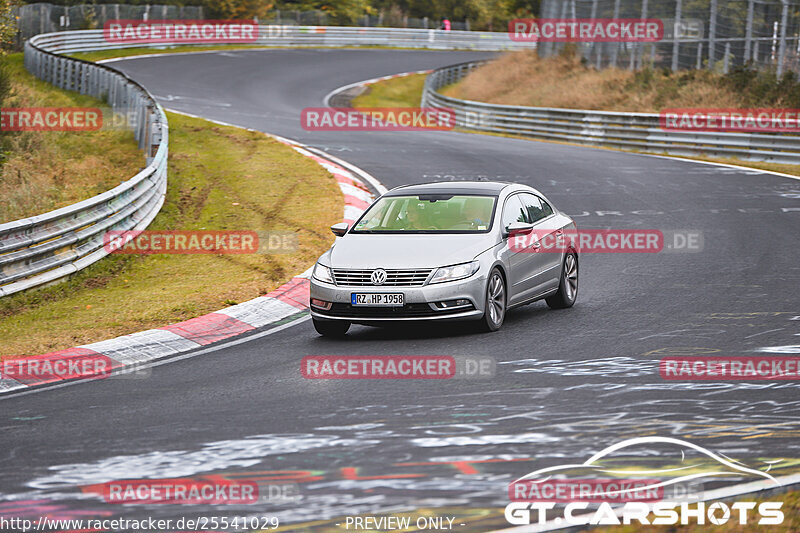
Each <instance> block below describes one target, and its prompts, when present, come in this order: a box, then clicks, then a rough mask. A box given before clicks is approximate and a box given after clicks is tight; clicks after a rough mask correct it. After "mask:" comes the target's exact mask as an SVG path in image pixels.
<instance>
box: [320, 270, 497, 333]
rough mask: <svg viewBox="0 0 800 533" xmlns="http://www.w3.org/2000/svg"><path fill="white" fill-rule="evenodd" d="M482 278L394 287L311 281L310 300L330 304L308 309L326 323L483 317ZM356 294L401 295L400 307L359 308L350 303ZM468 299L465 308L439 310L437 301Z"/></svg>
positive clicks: (483, 283) (483, 282)
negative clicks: (334, 321) (390, 293)
mask: <svg viewBox="0 0 800 533" xmlns="http://www.w3.org/2000/svg"><path fill="white" fill-rule="evenodd" d="M485 287H486V277H485V276H482V275H480V274H476V275H474V276H472V277H471V278H467V279H465V280H459V281H450V282H446V283H436V284H434V285H424V286H422V287H398V286H366V287H360V286H357V287H353V286H337V285H332V284H330V283H325V282H322V281H319V280H317V279H314V278H311V291H310V292H311V299H312V300H323V301H325V302H331V303H332V305H331V308H330V309H327V310H325V309H321V308H319V307H315V306H314V305H312V306H311V316H313V317H314V318H318V319H327V320H347V321H350V322H355V323H364V324H368V323H370V322H376V323H380V322H392V321H411V320H457V319H471V318H480V317H481V316H483V309H484V295H485V294H484V293H485V290H486V288H485ZM354 292H358V293H387V292H392V293H396V292H401V293H403V297H404V305H403V306H402V307H362V306H353V305H351V304H350V295H351V294H352V293H354ZM454 300H468V301H469V305H468V306H460V307H451V308H444V309H443V308H440V307H438V306H436V305H434V304H435V303H437V302H452V301H454Z"/></svg>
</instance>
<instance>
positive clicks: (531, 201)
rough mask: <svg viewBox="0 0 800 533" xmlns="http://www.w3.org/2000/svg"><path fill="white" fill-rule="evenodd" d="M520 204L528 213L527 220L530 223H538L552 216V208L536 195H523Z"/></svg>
mask: <svg viewBox="0 0 800 533" xmlns="http://www.w3.org/2000/svg"><path fill="white" fill-rule="evenodd" d="M520 196H522V203H523V204H525V210H526V211H527V213H528V220H530V221H531V222H534V223H535V222H538V221H539V220H542V219H543V218H547V217H549V216H550V215H552V214H553V208H552V207H550V204H548V203H547V202H545V201H544V200H542V199H541V198H539V197H538V196H536V195H533V194H530V193H523V194H521V195H520Z"/></svg>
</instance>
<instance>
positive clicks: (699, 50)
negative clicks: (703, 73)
mask: <svg viewBox="0 0 800 533" xmlns="http://www.w3.org/2000/svg"><path fill="white" fill-rule="evenodd" d="M702 66H703V41H697V65H696V66H695V68H696V69H697V70H700V68H701V67H702Z"/></svg>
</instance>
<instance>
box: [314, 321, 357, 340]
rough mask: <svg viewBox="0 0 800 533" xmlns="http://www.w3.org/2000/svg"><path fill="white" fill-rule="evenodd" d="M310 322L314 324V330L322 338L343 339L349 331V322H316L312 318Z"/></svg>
mask: <svg viewBox="0 0 800 533" xmlns="http://www.w3.org/2000/svg"><path fill="white" fill-rule="evenodd" d="M311 321H312V322H314V329H315V330H317V333H319V334H320V335H322V336H323V337H344V336H345V334H347V330H348V329H350V322H347V321H346V320H317V319H316V318H313V317H312V319H311Z"/></svg>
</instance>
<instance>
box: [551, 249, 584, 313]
mask: <svg viewBox="0 0 800 533" xmlns="http://www.w3.org/2000/svg"><path fill="white" fill-rule="evenodd" d="M577 298H578V255H577V254H576V253H575V252H573V251H571V250H570V251H569V252H567V255H566V256H565V257H564V264H563V265H562V267H561V281H560V282H559V284H558V291H557V292H556V293H555V294H554V295H552V296H550V297H548V298H545V302H547V305H548V306H550V309H567V308H568V307H572V306H573V305H574V304H575V300H576V299H577Z"/></svg>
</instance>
